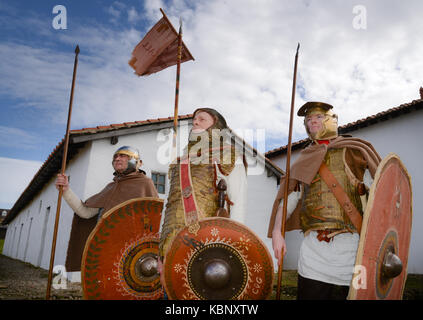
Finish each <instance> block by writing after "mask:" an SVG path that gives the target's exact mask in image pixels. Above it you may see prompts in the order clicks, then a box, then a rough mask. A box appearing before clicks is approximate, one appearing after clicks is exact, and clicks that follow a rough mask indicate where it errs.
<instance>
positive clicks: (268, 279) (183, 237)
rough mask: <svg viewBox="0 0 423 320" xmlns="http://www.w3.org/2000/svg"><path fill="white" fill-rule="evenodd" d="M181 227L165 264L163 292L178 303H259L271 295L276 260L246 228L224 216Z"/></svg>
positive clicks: (167, 254) (168, 252)
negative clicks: (196, 229) (196, 227)
mask: <svg viewBox="0 0 423 320" xmlns="http://www.w3.org/2000/svg"><path fill="white" fill-rule="evenodd" d="M199 225H200V229H199V230H198V231H197V233H196V234H194V233H192V231H191V232H190V229H189V228H188V227H185V228H183V229H182V230H181V231H180V232H179V233H178V234H177V235H176V237H175V239H174V240H173V241H172V243H171V245H170V247H169V249H168V251H167V253H166V256H165V260H164V272H165V274H164V278H165V289H166V293H167V294H168V296H169V298H170V299H177V300H255V299H266V298H267V297H268V296H269V295H270V293H271V292H272V280H273V261H272V258H271V256H270V254H269V252H268V249H267V247H266V245H265V244H264V243H263V242H262V241H261V240H260V238H259V237H257V235H256V234H255V233H254V232H253V231H251V230H250V229H249V228H247V227H246V226H244V225H242V224H241V223H238V222H236V221H234V220H231V219H228V218H222V217H214V218H206V219H204V220H200V221H199Z"/></svg>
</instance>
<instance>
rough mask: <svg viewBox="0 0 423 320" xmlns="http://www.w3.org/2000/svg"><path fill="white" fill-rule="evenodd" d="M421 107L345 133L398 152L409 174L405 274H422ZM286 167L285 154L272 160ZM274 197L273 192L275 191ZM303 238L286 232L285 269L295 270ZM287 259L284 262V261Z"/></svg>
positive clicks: (381, 150) (382, 149)
mask: <svg viewBox="0 0 423 320" xmlns="http://www.w3.org/2000/svg"><path fill="white" fill-rule="evenodd" d="M422 120H423V110H418V111H413V112H411V113H409V114H406V115H401V116H399V117H397V118H393V119H389V120H387V121H384V122H379V123H377V124H374V125H371V126H370V127H365V128H362V129H358V130H355V131H352V132H349V133H348V134H350V135H352V136H354V137H357V138H361V139H364V140H367V141H369V142H370V143H371V144H372V145H373V146H374V148H375V149H376V151H377V152H378V153H379V154H380V156H381V157H382V158H384V157H386V156H387V155H388V154H389V153H391V152H393V153H396V154H397V155H399V157H400V158H401V160H402V162H403V163H404V165H405V167H406V168H407V170H408V173H409V174H410V176H411V183H412V188H413V226H412V234H411V243H410V251H409V261H408V273H417V274H423V246H422V245H421V244H422V243H423V233H422V232H420V230H421V229H422V228H423V215H422V214H421V212H422V211H423V197H421V195H422V194H423V173H422V169H421V168H422V165H421V162H422V159H423V147H422V146H423V142H422V138H423V127H422ZM298 154H299V151H293V153H292V160H291V164H292V163H293V162H295V159H296V157H297V156H298ZM271 160H272V161H273V162H274V163H275V164H276V165H278V166H279V167H280V168H281V169H283V170H285V166H286V162H285V161H286V157H285V155H284V156H277V157H274V158H272V159H271ZM275 196H276V193H275ZM302 239H303V234H302V233H301V232H299V231H290V232H288V233H287V234H286V243H287V247H288V253H287V256H286V258H285V260H284V268H286V269H297V262H298V253H299V249H300V245H301V241H302ZM285 261H286V262H285Z"/></svg>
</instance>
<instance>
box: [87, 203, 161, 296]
mask: <svg viewBox="0 0 423 320" xmlns="http://www.w3.org/2000/svg"><path fill="white" fill-rule="evenodd" d="M162 208H163V200H161V199H157V198H136V199H132V200H128V201H126V202H124V203H122V204H120V205H118V206H116V207H114V208H112V209H110V210H109V211H108V212H106V213H105V214H104V215H103V216H102V218H101V219H100V221H99V222H98V223H97V225H96V227H95V228H94V230H93V231H92V232H91V234H90V236H89V238H88V240H87V243H86V245H85V250H84V255H83V257H82V268H81V278H82V286H83V291H84V298H85V299H101V300H136V299H139V300H155V299H160V298H162V297H163V287H162V286H161V284H160V276H159V274H158V272H157V257H158V251H159V233H158V232H159V227H160V218H161V212H162Z"/></svg>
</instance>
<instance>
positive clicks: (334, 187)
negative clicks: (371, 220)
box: [319, 162, 363, 234]
mask: <svg viewBox="0 0 423 320" xmlns="http://www.w3.org/2000/svg"><path fill="white" fill-rule="evenodd" d="M319 174H320V176H321V177H322V179H323V181H324V182H325V183H326V184H327V186H328V187H329V189H330V190H331V191H332V193H333V195H334V196H335V198H336V200H338V202H339V204H340V205H341V207H342V208H343V209H344V211H345V213H346V214H347V215H348V217H349V218H350V220H351V223H352V224H353V225H354V227H355V228H356V229H357V232H358V234H360V232H361V224H362V222H363V218H362V216H361V214H360V212H359V211H358V210H357V208H356V207H355V206H354V204H353V203H352V202H351V200H350V198H349V197H348V195H347V194H346V193H345V191H344V189H342V187H341V185H340V184H339V182H338V180H336V178H335V176H334V175H333V173H332V172H331V171H330V170H329V168H328V167H327V166H326V164H325V163H324V162H322V165H321V166H320V168H319Z"/></svg>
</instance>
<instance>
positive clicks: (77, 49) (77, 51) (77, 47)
mask: <svg viewBox="0 0 423 320" xmlns="http://www.w3.org/2000/svg"><path fill="white" fill-rule="evenodd" d="M75 53H76V54H79V45H76V48H75Z"/></svg>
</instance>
